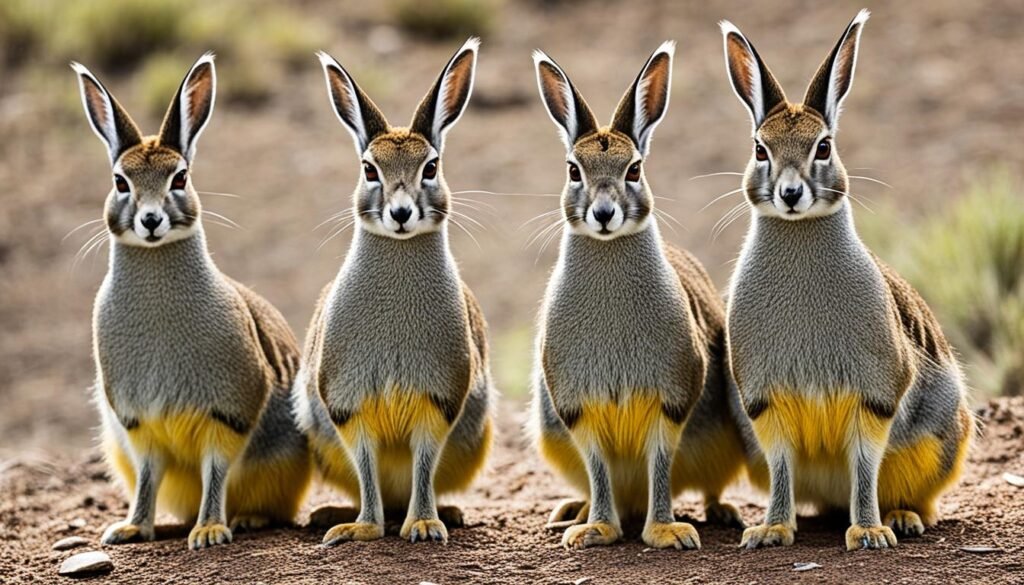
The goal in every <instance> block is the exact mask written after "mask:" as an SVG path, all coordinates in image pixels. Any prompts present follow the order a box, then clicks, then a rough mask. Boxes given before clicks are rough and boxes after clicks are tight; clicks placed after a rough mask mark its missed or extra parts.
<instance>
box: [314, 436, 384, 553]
mask: <svg viewBox="0 0 1024 585" xmlns="http://www.w3.org/2000/svg"><path fill="white" fill-rule="evenodd" d="M354 451H355V452H354V455H355V457H354V459H355V464H356V471H357V473H358V475H359V516H357V517H356V521H355V522H346V523H342V524H338V525H337V526H334V527H333V528H331V529H330V530H328V531H327V534H325V535H324V540H323V543H324V545H325V546H334V545H336V544H340V543H342V542H345V541H349V540H376V539H378V538H380V537H382V536H384V502H383V501H382V500H381V499H380V483H379V482H378V479H377V449H376V445H375V444H374V442H373V441H372V440H370V438H369V437H366V436H364V434H363V433H359V434H358V435H357V436H356V441H355V449H354Z"/></svg>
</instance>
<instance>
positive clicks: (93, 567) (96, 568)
mask: <svg viewBox="0 0 1024 585" xmlns="http://www.w3.org/2000/svg"><path fill="white" fill-rule="evenodd" d="M113 570H114V562H113V561H111V560H110V557H109V556H108V555H107V553H103V552H100V551H95V550H94V551H90V552H84V553H78V554H77V555H74V556H70V557H68V558H67V560H65V561H64V562H63V563H61V565H60V570H59V571H57V574H58V575H63V576H65V577H78V576H82V575H97V574H100V573H109V572H110V571H113Z"/></svg>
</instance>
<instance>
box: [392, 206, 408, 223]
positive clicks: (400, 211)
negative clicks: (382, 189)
mask: <svg viewBox="0 0 1024 585" xmlns="http://www.w3.org/2000/svg"><path fill="white" fill-rule="evenodd" d="M410 217H412V208H411V207H392V208H391V219H393V220H395V221H397V222H398V223H399V224H403V223H405V222H407V221H409V218H410Z"/></svg>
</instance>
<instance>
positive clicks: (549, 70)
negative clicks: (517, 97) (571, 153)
mask: <svg viewBox="0 0 1024 585" xmlns="http://www.w3.org/2000/svg"><path fill="white" fill-rule="evenodd" d="M533 63H534V65H535V66H536V68H537V86H538V88H540V99H541V101H543V102H544V107H545V108H547V110H548V115H549V116H551V119H552V120H553V121H554V122H555V125H556V126H558V133H559V134H560V135H561V137H562V142H564V143H565V148H566V150H572V147H573V145H574V144H576V141H577V140H579V139H580V138H581V137H582V136H586V135H587V134H590V133H591V132H596V131H597V118H595V117H594V112H592V111H591V110H590V106H588V105H587V102H586V101H585V100H584V99H583V96H582V95H580V92H579V91H577V90H576V88H575V87H574V86H573V84H572V82H571V81H569V76H568V75H566V74H565V72H564V71H562V68H561V67H559V66H558V64H557V63H555V61H554V59H552V58H551V57H548V56H547V55H546V54H545V53H544V52H543V51H541V50H537V51H534V52H533Z"/></svg>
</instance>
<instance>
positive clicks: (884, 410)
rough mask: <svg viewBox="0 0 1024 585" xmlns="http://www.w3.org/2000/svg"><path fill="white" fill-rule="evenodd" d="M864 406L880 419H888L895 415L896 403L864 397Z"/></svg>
mask: <svg viewBox="0 0 1024 585" xmlns="http://www.w3.org/2000/svg"><path fill="white" fill-rule="evenodd" d="M863 406H864V408H866V409H868V411H869V412H870V413H871V414H873V415H875V416H877V417H878V418H881V419H890V418H892V417H894V416H896V404H887V403H885V402H881V401H878V400H872V399H871V398H870V397H865V398H864V403H863Z"/></svg>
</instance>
